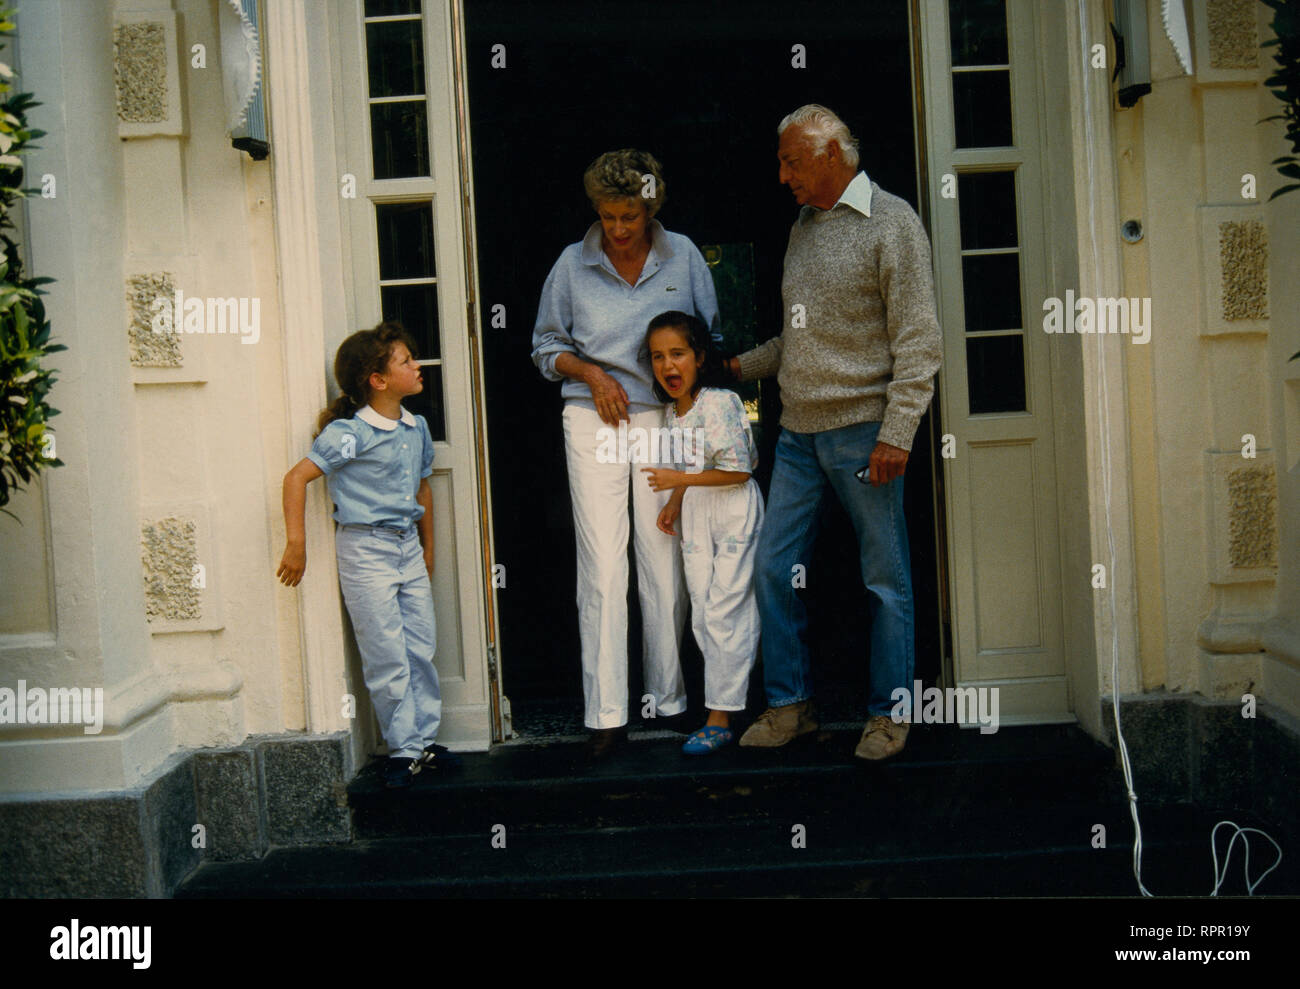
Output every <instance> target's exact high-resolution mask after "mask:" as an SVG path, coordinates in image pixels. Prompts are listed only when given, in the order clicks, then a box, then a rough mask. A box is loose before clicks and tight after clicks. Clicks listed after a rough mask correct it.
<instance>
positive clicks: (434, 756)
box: [420, 745, 460, 769]
mask: <svg viewBox="0 0 1300 989" xmlns="http://www.w3.org/2000/svg"><path fill="white" fill-rule="evenodd" d="M420 766H421V767H422V768H423V769H459V768H460V756H458V755H457V754H456V753H455V752H452V751H451V749H449V748H447V747H446V746H445V745H426V746H425V747H424V752H423V753H421V755H420Z"/></svg>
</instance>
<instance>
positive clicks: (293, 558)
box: [275, 540, 307, 587]
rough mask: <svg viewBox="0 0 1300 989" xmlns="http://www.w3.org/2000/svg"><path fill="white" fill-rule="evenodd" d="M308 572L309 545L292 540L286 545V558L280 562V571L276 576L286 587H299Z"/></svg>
mask: <svg viewBox="0 0 1300 989" xmlns="http://www.w3.org/2000/svg"><path fill="white" fill-rule="evenodd" d="M306 572H307V545H306V543H299V542H295V541H293V540H290V541H289V542H287V543H286V544H285V547H284V557H283V558H282V559H281V560H280V569H278V570H277V571H276V572H275V575H276V576H277V577H279V578H280V583H281V584H284V585H285V586H286V587H297V586H298V582H299V581H301V580H302V575H303V574H304V573H306Z"/></svg>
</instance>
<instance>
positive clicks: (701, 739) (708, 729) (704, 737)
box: [682, 725, 736, 755]
mask: <svg viewBox="0 0 1300 989" xmlns="http://www.w3.org/2000/svg"><path fill="white" fill-rule="evenodd" d="M735 737H736V736H735V735H733V734H732V732H731V729H730V728H719V727H718V726H717V725H705V726H704V727H703V728H701V729H700V730H699V731H697V732H694V733H693V734H692V735H691V737H690V738H688V739H686V742H685V744H684V745H682V751H683V752H684V753H686V755H708V754H709V753H710V752H716V751H717V750H718V749H720V748H722V747H723V746H724V745H730V744H731V742H733V741H734V740H735Z"/></svg>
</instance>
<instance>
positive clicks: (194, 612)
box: [140, 518, 202, 622]
mask: <svg viewBox="0 0 1300 989" xmlns="http://www.w3.org/2000/svg"><path fill="white" fill-rule="evenodd" d="M140 541H141V542H142V543H143V550H144V552H143V556H142V561H141V562H142V566H143V567H144V601H145V617H146V619H147V620H148V621H150V622H152V621H155V620H156V619H159V618H163V619H170V620H172V621H177V620H184V619H187V618H199V617H201V615H202V610H201V608H200V604H199V602H200V596H199V588H197V587H195V586H194V573H195V569H194V568H195V565H196V564H197V563H198V527H197V526H196V525H195V523H194V520H193V519H180V518H165V519H159V520H158V521H156V522H145V523H144V524H143V525H141V527H140Z"/></svg>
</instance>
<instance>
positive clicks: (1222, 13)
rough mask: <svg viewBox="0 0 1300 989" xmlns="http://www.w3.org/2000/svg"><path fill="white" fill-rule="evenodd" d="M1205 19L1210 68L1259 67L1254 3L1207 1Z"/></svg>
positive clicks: (1233, 0) (1234, 0)
mask: <svg viewBox="0 0 1300 989" xmlns="http://www.w3.org/2000/svg"><path fill="white" fill-rule="evenodd" d="M1205 17H1206V21H1207V23H1208V25H1209V29H1210V30H1209V39H1208V40H1209V49H1210V65H1211V67H1213V68H1216V69H1252V68H1254V67H1255V66H1257V65H1258V64H1259V30H1258V28H1257V27H1256V24H1255V0H1206V4H1205Z"/></svg>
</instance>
